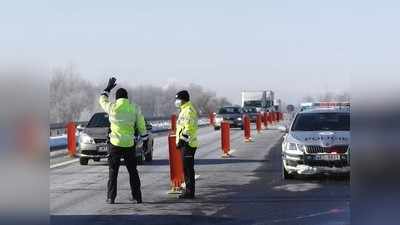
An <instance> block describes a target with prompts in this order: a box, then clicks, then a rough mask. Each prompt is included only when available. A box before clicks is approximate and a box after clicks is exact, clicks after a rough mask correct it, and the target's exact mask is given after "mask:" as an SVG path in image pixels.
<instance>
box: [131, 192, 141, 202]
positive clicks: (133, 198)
mask: <svg viewBox="0 0 400 225" xmlns="http://www.w3.org/2000/svg"><path fill="white" fill-rule="evenodd" d="M129 200H130V201H132V202H133V201H136V203H137V204H140V203H143V201H142V195H141V194H139V195H138V196H132V197H130V198H129Z"/></svg>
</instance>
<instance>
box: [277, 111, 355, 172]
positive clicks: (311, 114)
mask: <svg viewBox="0 0 400 225" xmlns="http://www.w3.org/2000/svg"><path fill="white" fill-rule="evenodd" d="M286 131H287V132H288V133H287V134H286V135H285V137H284V141H283V143H282V161H283V167H282V170H283V172H282V174H283V178H284V179H291V178H294V177H295V175H296V174H302V175H312V174H327V173H328V174H342V175H343V174H344V175H350V147H349V146H350V108H349V107H347V108H343V107H329V108H313V109H308V110H305V111H302V112H299V113H298V114H297V115H296V117H295V119H294V120H293V122H292V124H291V126H290V128H289V129H286Z"/></svg>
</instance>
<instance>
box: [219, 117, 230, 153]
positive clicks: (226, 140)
mask: <svg viewBox="0 0 400 225" xmlns="http://www.w3.org/2000/svg"><path fill="white" fill-rule="evenodd" d="M230 129H231V128H230V124H229V123H228V122H227V121H222V122H221V148H222V158H228V157H230V156H231V155H230V154H229V152H230V151H231V131H230Z"/></svg>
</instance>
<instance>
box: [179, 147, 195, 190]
mask: <svg viewBox="0 0 400 225" xmlns="http://www.w3.org/2000/svg"><path fill="white" fill-rule="evenodd" d="M180 149H181V151H182V162H183V173H184V175H185V183H186V190H185V192H186V194H188V195H191V196H193V197H194V194H195V190H196V181H195V179H194V178H195V177H194V176H195V172H194V154H195V153H196V148H192V147H190V146H189V145H188V144H187V143H185V144H184V145H183V146H181V148H180Z"/></svg>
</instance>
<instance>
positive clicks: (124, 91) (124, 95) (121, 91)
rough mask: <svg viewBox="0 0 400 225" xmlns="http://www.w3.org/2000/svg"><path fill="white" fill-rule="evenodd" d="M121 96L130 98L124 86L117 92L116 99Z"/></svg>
mask: <svg viewBox="0 0 400 225" xmlns="http://www.w3.org/2000/svg"><path fill="white" fill-rule="evenodd" d="M119 98H128V92H127V91H126V90H125V89H123V88H120V89H118V90H117V92H116V93H115V99H119Z"/></svg>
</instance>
